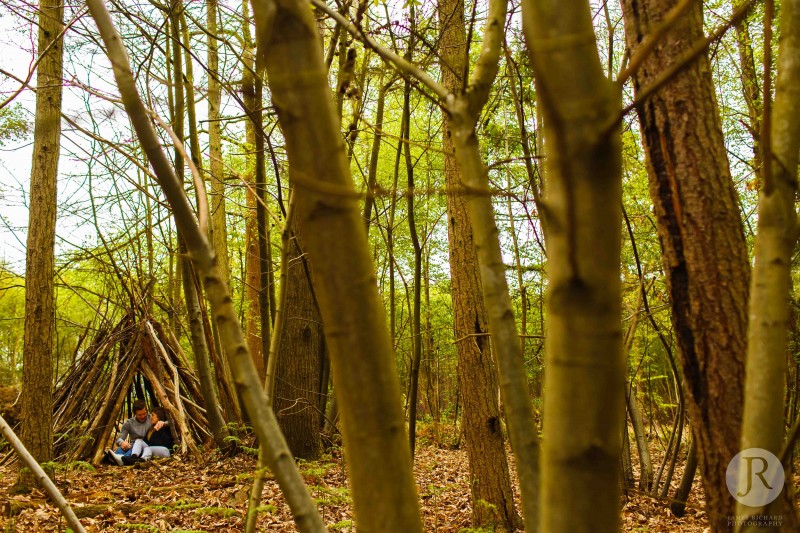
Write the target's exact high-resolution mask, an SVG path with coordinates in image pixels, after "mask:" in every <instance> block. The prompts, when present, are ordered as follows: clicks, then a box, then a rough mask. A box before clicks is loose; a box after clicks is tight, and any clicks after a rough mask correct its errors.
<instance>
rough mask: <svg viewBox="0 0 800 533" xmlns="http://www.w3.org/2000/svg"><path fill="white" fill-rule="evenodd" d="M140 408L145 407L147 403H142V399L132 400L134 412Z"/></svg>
mask: <svg viewBox="0 0 800 533" xmlns="http://www.w3.org/2000/svg"><path fill="white" fill-rule="evenodd" d="M142 409H147V404H145V403H144V400H136V401H135V402H133V412H134V413H136V412H137V411H141V410H142Z"/></svg>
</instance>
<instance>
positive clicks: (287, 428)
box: [273, 222, 325, 460]
mask: <svg viewBox="0 0 800 533" xmlns="http://www.w3.org/2000/svg"><path fill="white" fill-rule="evenodd" d="M292 230H293V231H292V234H293V238H292V239H291V240H290V242H289V253H288V254H287V256H286V259H287V260H288V265H287V279H286V291H287V292H286V301H285V303H284V304H283V305H284V307H283V313H284V320H283V332H282V333H281V338H280V345H279V348H278V352H277V355H278V360H277V369H276V380H275V397H274V400H273V405H274V406H275V408H274V409H275V416H276V417H277V418H278V424H280V426H281V430H282V431H283V434H284V435H285V436H286V442H287V443H288V444H289V449H290V450H292V454H293V455H294V456H295V457H299V458H301V459H307V460H313V459H316V458H317V457H319V454H320V452H321V451H322V442H321V440H320V433H319V417H318V414H317V410H316V407H317V405H318V403H319V400H318V398H317V394H316V391H317V390H319V379H320V376H319V369H320V357H323V353H324V348H325V339H324V338H323V336H324V332H323V329H322V318H321V317H320V314H319V309H318V308H317V302H316V301H315V299H314V293H313V288H312V286H311V278H310V272H309V270H308V268H307V265H308V263H307V261H308V258H307V257H304V254H303V248H302V240H301V237H300V235H301V233H300V232H299V231H298V227H297V223H296V222H295V223H293V224H292Z"/></svg>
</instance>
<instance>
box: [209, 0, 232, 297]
mask: <svg viewBox="0 0 800 533" xmlns="http://www.w3.org/2000/svg"><path fill="white" fill-rule="evenodd" d="M217 5H218V0H206V9H207V12H206V26H207V27H208V36H207V37H208V38H207V42H206V46H207V48H208V50H207V52H208V95H207V97H208V159H209V161H208V167H209V170H208V172H209V179H210V181H211V243H212V245H213V246H214V250H216V252H217V258H218V261H219V266H220V268H221V269H222V272H223V276H224V278H225V282H226V283H228V284H230V277H231V275H230V263H229V261H228V240H227V236H228V224H227V221H226V219H225V167H224V165H223V161H222V126H221V124H220V118H221V117H220V107H221V106H222V92H221V90H220V83H219V76H220V72H219V52H218V49H219V45H218V43H217V32H218V29H217V19H218V17H219V15H218V11H217Z"/></svg>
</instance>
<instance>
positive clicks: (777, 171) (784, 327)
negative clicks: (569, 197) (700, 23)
mask: <svg viewBox="0 0 800 533" xmlns="http://www.w3.org/2000/svg"><path fill="white" fill-rule="evenodd" d="M769 7H771V5H769V6H768V9H769ZM767 21H768V22H770V21H769V19H767ZM778 54H779V57H778V79H777V83H776V87H775V106H774V109H773V111H772V113H771V114H769V113H768V109H769V106H768V101H766V100H765V105H764V109H765V114H766V116H765V119H764V126H765V129H766V128H770V132H769V134H767V135H764V136H762V146H763V148H764V149H765V151H766V154H767V155H766V157H764V163H765V164H766V165H769V167H768V168H767V167H765V168H764V173H763V176H764V184H763V187H762V189H761V191H760V192H759V196H758V234H757V235H756V244H755V252H754V255H755V263H754V264H755V266H754V268H753V284H752V286H751V293H750V296H751V297H750V329H749V337H748V351H747V381H746V382H745V405H744V421H743V424H742V440H741V449H742V450H746V449H748V448H762V449H765V450H768V451H770V452H772V453H773V454H775V455H778V456H780V454H781V449H782V448H783V446H784V424H785V421H784V419H785V415H784V404H785V397H784V386H785V381H786V351H787V333H788V330H789V320H790V306H789V302H790V300H789V298H790V295H791V290H792V254H793V251H794V249H795V246H796V244H797V237H798V233H799V232H800V226H798V222H797V212H796V210H795V197H796V195H797V162H798V150H800V90H798V87H799V86H800V2H798V1H797V0H786V1H784V2H783V3H782V13H781V40H780V47H779V50H778ZM766 65H767V67H765V68H769V62H767V63H766ZM768 79H769V78H768ZM766 87H769V83H767V84H766ZM770 121H771V123H770ZM765 133H767V132H766V131H765ZM784 466H786V467H787V470H786V472H787V475H788V476H791V465H784ZM740 483H741V479H740ZM791 486H792V482H791V478H790V479H788V480H787V487H791ZM791 494H792V491H791V490H790V489H789V490H787V489H784V490H783V494H782V495H781V496H779V497H778V499H777V500H775V502H774V503H772V504H771V505H770V506H769V507H767V508H766V509H763V508H758V509H753V508H752V507H748V506H746V505H744V504H742V503H740V504H739V505H738V507H737V514H738V515H743V516H739V518H744V517H746V516H750V515H752V514H756V515H772V516H774V515H780V516H782V517H783V525H782V529H781V531H797V529H798V528H797V515H796V512H795V509H794V504H793V502H792V499H793V498H792V497H791ZM756 522H757V521H756ZM774 529H775V528H774V527H765V526H764V527H755V526H754V527H749V528H742V531H767V530H774Z"/></svg>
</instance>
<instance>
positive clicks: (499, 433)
mask: <svg viewBox="0 0 800 533" xmlns="http://www.w3.org/2000/svg"><path fill="white" fill-rule="evenodd" d="M438 11H439V23H440V25H441V30H440V31H441V40H440V43H439V52H440V54H441V58H442V83H443V85H444V86H445V87H446V88H447V89H449V90H450V91H452V92H454V93H455V94H459V93H461V91H462V90H463V88H464V81H465V80H464V74H465V72H466V64H465V61H466V46H467V40H466V33H465V31H464V2H463V1H462V0H444V1H442V2H439V4H438ZM442 145H443V151H444V176H445V187H446V188H447V190H448V191H451V193H450V194H448V195H447V214H448V217H447V218H448V224H447V230H448V239H449V242H450V246H449V257H450V280H451V286H452V290H451V294H452V299H453V330H454V331H453V333H454V336H455V339H456V352H457V354H458V382H459V390H460V391H461V400H462V405H463V414H462V417H461V427H462V430H463V432H464V438H465V440H466V448H467V457H468V459H469V466H470V488H471V492H472V523H473V525H474V526H476V527H481V526H490V525H492V524H497V525H498V526H500V527H503V528H505V529H506V530H512V529H513V528H514V526H515V524H516V522H517V521H518V519H517V517H516V511H515V510H514V498H513V493H512V491H511V481H510V477H509V473H508V460H507V458H506V452H505V439H504V436H503V430H502V424H501V419H500V408H499V405H498V401H497V390H498V389H497V375H496V372H495V367H494V359H493V357H492V350H491V343H490V339H489V336H488V335H487V333H488V332H489V324H488V318H487V314H486V306H485V304H484V301H483V292H482V287H481V279H480V275H479V272H478V269H477V266H478V254H477V251H476V249H475V243H474V240H473V233H472V226H471V224H470V218H469V214H468V211H467V197H466V196H465V195H463V194H460V191H463V190H464V189H463V188H462V184H461V181H462V177H461V171H460V170H459V163H458V160H457V159H456V153H455V150H456V148H455V143H454V140H453V132H452V124H451V119H450V116H449V115H448V114H447V113H445V129H444V132H443V135H442ZM479 164H480V162H479ZM453 191H454V192H453ZM531 423H532V421H531ZM481 502H485V503H488V504H490V505H485V504H482V503H481ZM490 506H491V507H490Z"/></svg>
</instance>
